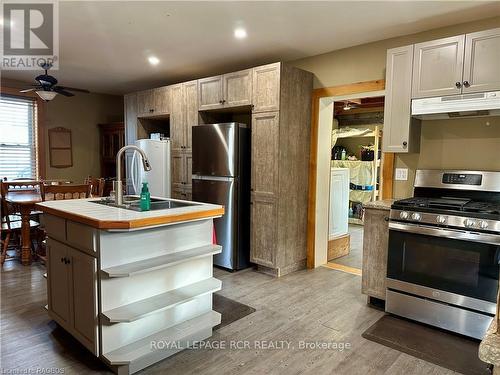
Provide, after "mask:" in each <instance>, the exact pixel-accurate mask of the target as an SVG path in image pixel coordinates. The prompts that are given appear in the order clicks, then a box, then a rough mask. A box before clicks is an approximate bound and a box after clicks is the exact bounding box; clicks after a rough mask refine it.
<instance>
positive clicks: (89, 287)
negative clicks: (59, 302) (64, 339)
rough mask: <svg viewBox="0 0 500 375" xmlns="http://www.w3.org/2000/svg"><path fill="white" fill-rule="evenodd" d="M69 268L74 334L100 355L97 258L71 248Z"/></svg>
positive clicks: (89, 348)
mask: <svg viewBox="0 0 500 375" xmlns="http://www.w3.org/2000/svg"><path fill="white" fill-rule="evenodd" d="M68 254H69V256H68V258H69V262H68V268H69V269H70V279H71V280H70V286H71V296H72V302H73V303H72V308H73V314H72V315H73V318H74V320H73V330H74V332H73V334H74V335H75V336H77V338H78V339H79V340H80V342H81V343H82V344H83V345H85V347H86V348H87V349H88V350H90V351H91V352H92V353H94V354H96V355H98V345H97V344H98V339H97V338H98V333H97V327H98V324H99V322H98V312H97V260H96V258H94V257H92V256H90V255H87V254H85V253H82V252H81V251H78V250H75V249H72V248H69V251H68Z"/></svg>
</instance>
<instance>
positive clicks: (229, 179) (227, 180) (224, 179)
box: [191, 174, 238, 182]
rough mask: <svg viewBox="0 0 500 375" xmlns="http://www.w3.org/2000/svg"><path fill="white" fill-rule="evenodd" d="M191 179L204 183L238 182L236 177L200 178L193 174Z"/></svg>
mask: <svg viewBox="0 0 500 375" xmlns="http://www.w3.org/2000/svg"><path fill="white" fill-rule="evenodd" d="M191 178H192V179H193V180H204V181H223V182H233V181H234V182H237V181H238V177H221V176H201V175H199V174H194V175H193V176H192V177H191Z"/></svg>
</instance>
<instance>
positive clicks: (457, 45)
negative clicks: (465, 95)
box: [410, 35, 465, 98]
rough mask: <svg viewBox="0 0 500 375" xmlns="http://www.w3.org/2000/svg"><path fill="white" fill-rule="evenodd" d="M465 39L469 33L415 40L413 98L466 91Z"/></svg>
mask: <svg viewBox="0 0 500 375" xmlns="http://www.w3.org/2000/svg"><path fill="white" fill-rule="evenodd" d="M464 42H465V35H458V36H453V37H450V38H443V39H438V40H432V41H430V42H424V43H418V44H415V46H414V55H413V85H412V97H413V98H428V97H433V96H444V95H454V94H460V93H461V92H462V71H463V61H464ZM410 74H411V73H410Z"/></svg>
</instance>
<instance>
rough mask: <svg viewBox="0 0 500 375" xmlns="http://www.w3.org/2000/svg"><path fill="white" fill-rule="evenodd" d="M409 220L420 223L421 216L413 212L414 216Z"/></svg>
mask: <svg viewBox="0 0 500 375" xmlns="http://www.w3.org/2000/svg"><path fill="white" fill-rule="evenodd" d="M411 218H412V219H413V220H416V221H420V220H421V219H422V215H420V214H419V213H416V212H415V213H414V214H412V215H411Z"/></svg>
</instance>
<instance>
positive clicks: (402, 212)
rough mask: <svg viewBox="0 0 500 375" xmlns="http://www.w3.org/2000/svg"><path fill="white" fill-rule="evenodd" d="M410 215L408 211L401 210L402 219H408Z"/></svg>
mask: <svg viewBox="0 0 500 375" xmlns="http://www.w3.org/2000/svg"><path fill="white" fill-rule="evenodd" d="M409 216H410V214H409V213H408V212H406V211H401V212H400V213H399V217H400V218H401V219H403V220H406V219H408V217H409Z"/></svg>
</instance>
